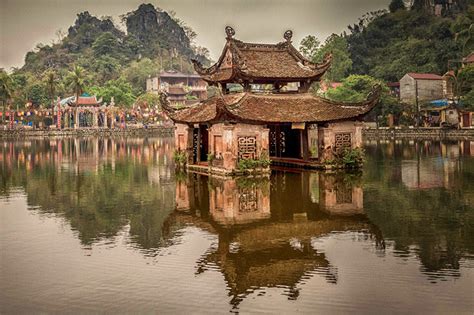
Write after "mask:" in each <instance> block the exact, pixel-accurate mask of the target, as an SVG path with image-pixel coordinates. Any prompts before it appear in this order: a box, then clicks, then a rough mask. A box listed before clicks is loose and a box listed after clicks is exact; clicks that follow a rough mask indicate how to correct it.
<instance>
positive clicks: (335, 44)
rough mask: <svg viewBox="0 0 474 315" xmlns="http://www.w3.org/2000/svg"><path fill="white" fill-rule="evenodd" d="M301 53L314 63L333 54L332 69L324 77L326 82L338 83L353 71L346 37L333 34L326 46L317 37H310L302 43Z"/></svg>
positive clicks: (327, 40)
mask: <svg viewBox="0 0 474 315" xmlns="http://www.w3.org/2000/svg"><path fill="white" fill-rule="evenodd" d="M299 49H300V52H301V53H302V54H303V55H304V56H305V57H306V58H308V59H310V60H311V61H313V62H321V61H322V60H323V58H324V56H325V55H326V54H329V53H330V54H332V57H333V59H332V60H333V62H332V64H331V68H329V70H328V71H327V73H326V74H325V76H324V79H325V80H329V81H333V82H338V81H341V80H342V79H343V78H345V77H347V76H348V75H349V73H350V71H351V69H352V60H351V57H350V54H349V47H348V44H347V40H346V38H345V37H343V36H340V35H337V34H332V35H331V36H329V37H328V38H327V39H326V41H325V42H324V45H322V46H321V45H320V42H319V40H318V39H317V38H316V36H313V35H308V36H306V37H305V38H303V40H302V41H301V46H300V48H299Z"/></svg>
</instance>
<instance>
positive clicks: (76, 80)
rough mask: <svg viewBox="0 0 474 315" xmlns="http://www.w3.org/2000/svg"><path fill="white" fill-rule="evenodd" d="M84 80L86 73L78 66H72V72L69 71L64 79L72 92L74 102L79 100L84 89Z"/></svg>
mask: <svg viewBox="0 0 474 315" xmlns="http://www.w3.org/2000/svg"><path fill="white" fill-rule="evenodd" d="M86 80H87V78H86V73H85V71H84V69H83V68H82V67H80V66H74V68H73V69H72V71H70V72H69V74H68V76H67V77H66V84H67V85H68V87H69V88H70V89H71V90H72V91H74V95H75V96H76V101H77V100H78V99H79V96H80V95H81V94H82V92H83V91H84V89H85V87H86Z"/></svg>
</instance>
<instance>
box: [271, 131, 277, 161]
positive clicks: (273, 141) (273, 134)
mask: <svg viewBox="0 0 474 315" xmlns="http://www.w3.org/2000/svg"><path fill="white" fill-rule="evenodd" d="M276 144H277V138H276V131H270V156H276V152H277V151H276V150H277V149H276Z"/></svg>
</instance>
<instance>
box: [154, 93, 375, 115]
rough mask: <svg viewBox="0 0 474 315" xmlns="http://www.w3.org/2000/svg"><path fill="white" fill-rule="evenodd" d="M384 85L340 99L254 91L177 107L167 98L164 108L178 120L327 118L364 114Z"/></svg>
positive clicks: (306, 94) (369, 108)
mask: <svg viewBox="0 0 474 315" xmlns="http://www.w3.org/2000/svg"><path fill="white" fill-rule="evenodd" d="M380 93H381V87H380V86H376V87H375V88H374V90H373V91H372V92H371V93H370V94H369V96H368V97H367V100H366V101H364V102H360V103H337V102H333V101H331V100H328V99H325V98H321V97H317V96H314V95H312V94H311V93H300V94H255V93H250V92H243V93H235V94H226V95H218V96H216V97H213V98H211V99H209V100H207V101H204V102H202V103H199V104H197V105H195V106H191V107H188V108H185V109H181V110H175V109H173V108H171V107H170V106H169V104H168V103H167V102H166V101H164V102H163V104H162V105H163V108H164V109H165V111H167V113H168V115H169V116H170V118H171V119H172V120H174V121H175V122H181V123H189V124H191V123H203V122H219V121H235V122H237V121H241V122H247V123H254V124H266V123H281V122H291V123H301V122H327V121H336V120H344V119H351V118H357V117H360V116H362V115H364V114H366V113H368V112H369V111H370V110H371V109H372V108H373V107H374V106H375V105H376V104H377V102H378V100H379V97H380Z"/></svg>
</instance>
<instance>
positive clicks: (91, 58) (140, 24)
mask: <svg viewBox="0 0 474 315" xmlns="http://www.w3.org/2000/svg"><path fill="white" fill-rule="evenodd" d="M121 18H122V22H123V24H124V26H125V27H126V32H125V31H122V30H121V29H120V28H118V27H117V26H116V25H114V23H113V22H112V19H111V18H110V17H101V18H98V17H95V16H92V15H91V14H90V13H89V12H82V13H79V14H78V15H77V19H76V21H75V22H74V24H73V25H72V26H71V27H69V29H68V31H67V33H64V34H63V33H61V32H58V34H57V35H58V40H57V41H56V43H53V44H50V45H43V44H38V45H37V47H36V49H34V50H33V51H30V52H28V53H27V54H26V57H25V64H24V66H23V67H22V68H20V69H14V71H13V73H12V74H11V79H12V81H13V82H12V83H13V84H12V85H13V90H14V91H15V92H14V93H13V95H12V96H13V97H12V105H14V106H15V107H16V106H20V107H23V106H24V104H25V103H27V102H28V101H30V102H32V104H33V105H40V104H43V105H46V104H49V103H50V102H51V100H52V99H54V98H55V97H56V96H57V95H60V96H65V95H71V94H72V92H73V89H72V88H71V86H70V84H69V82H68V80H67V78H68V76H70V74H71V70H72V69H73V67H74V66H75V67H79V68H80V70H81V71H80V72H77V71H76V73H80V75H81V76H83V78H82V79H83V81H84V84H83V86H84V89H83V91H84V92H89V93H95V94H99V96H104V97H105V100H106V101H109V100H108V98H110V95H112V94H115V99H116V100H117V99H118V100H119V102H120V101H121V102H122V103H123V104H120V105H124V106H130V105H131V103H132V102H133V101H134V100H135V98H136V97H137V96H139V95H141V94H143V93H144V91H145V84H146V78H147V77H148V76H149V75H156V74H157V73H158V72H159V70H160V69H165V70H170V69H175V70H179V71H183V72H192V71H193V68H192V64H191V62H190V60H191V59H192V58H196V59H198V60H200V61H201V62H203V63H204V64H208V63H209V60H208V51H207V49H205V48H202V47H198V46H196V45H195V44H194V42H193V40H194V38H195V36H196V33H195V32H194V31H193V30H192V29H191V28H190V27H188V26H186V25H185V24H184V22H182V21H180V20H179V19H178V18H176V17H175V16H174V14H173V13H172V12H171V13H169V12H166V11H163V10H161V9H159V8H155V7H154V6H153V5H151V4H142V5H140V6H139V8H138V9H137V10H135V11H132V12H129V13H126V14H124V15H123V16H122V17H121Z"/></svg>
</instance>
